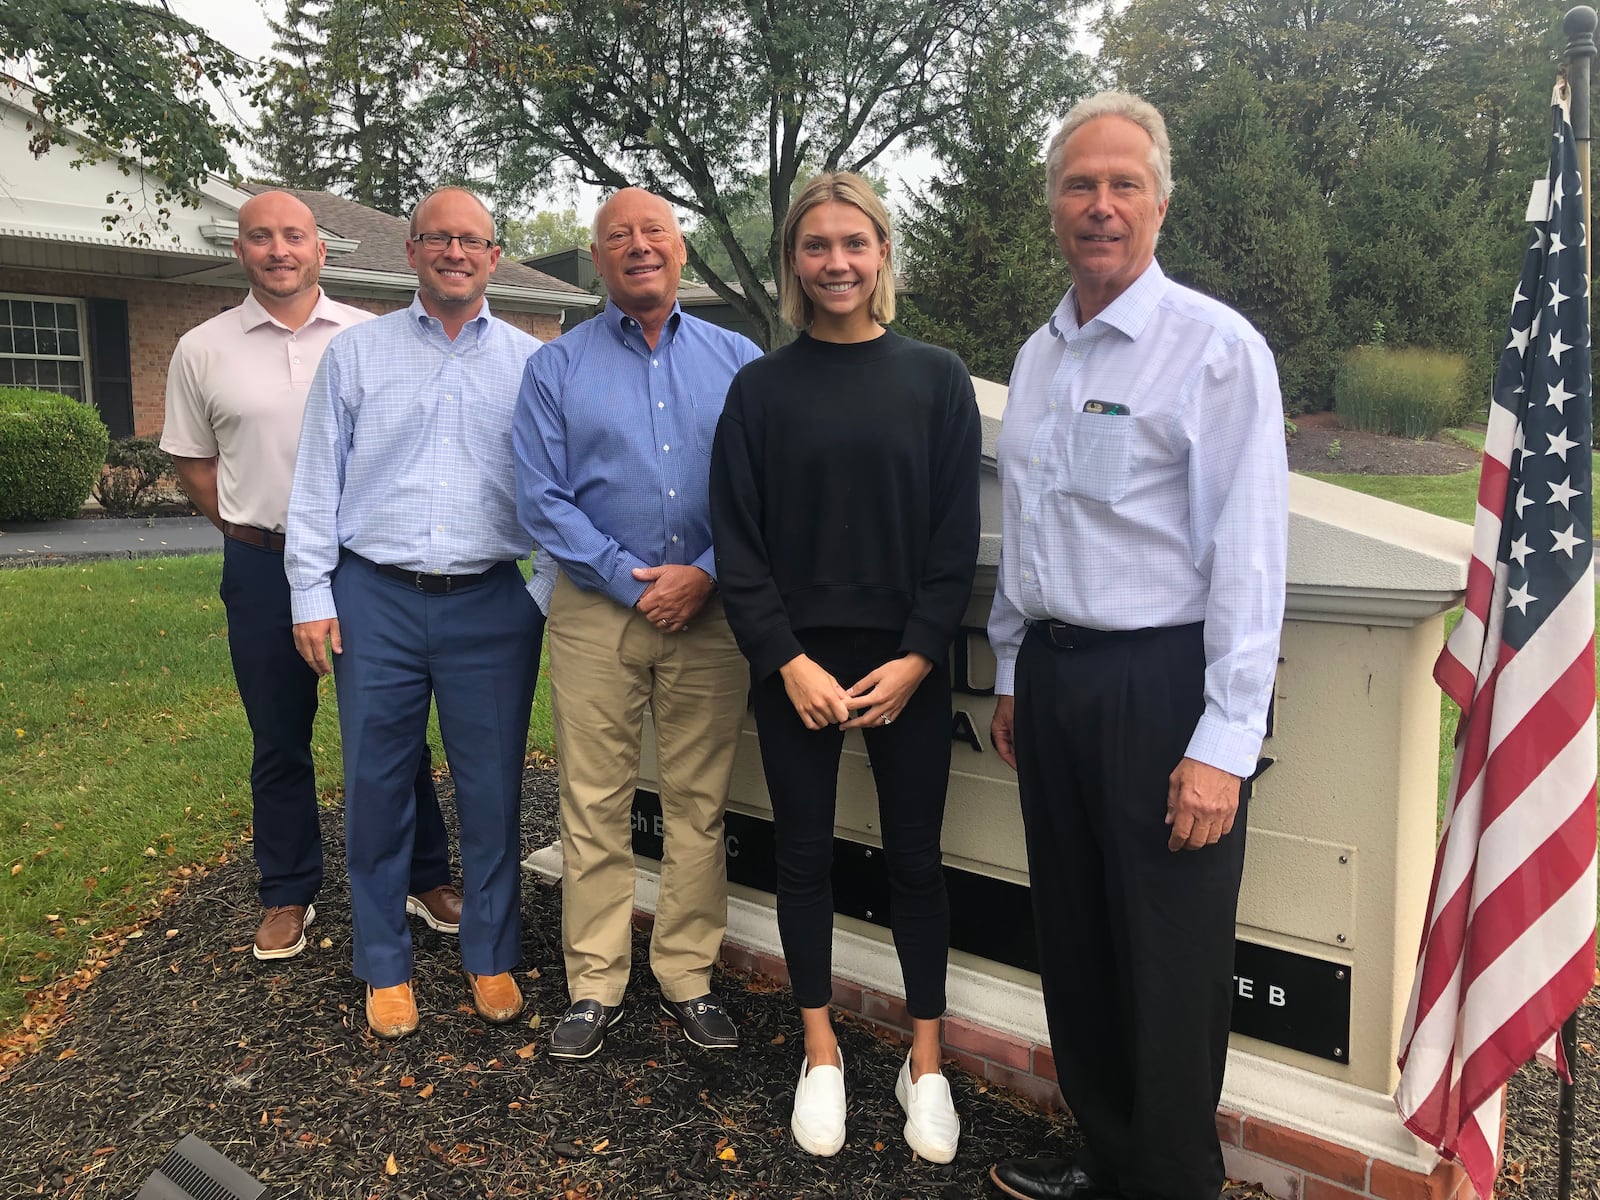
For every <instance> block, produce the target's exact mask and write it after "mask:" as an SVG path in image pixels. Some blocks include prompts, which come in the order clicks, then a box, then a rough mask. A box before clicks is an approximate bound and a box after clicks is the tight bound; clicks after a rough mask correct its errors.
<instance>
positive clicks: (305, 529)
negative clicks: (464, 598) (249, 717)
mask: <svg viewBox="0 0 1600 1200" xmlns="http://www.w3.org/2000/svg"><path fill="white" fill-rule="evenodd" d="M539 346H540V342H539V340H538V339H537V338H535V337H533V336H531V335H530V334H526V333H523V332H522V331H521V330H520V329H516V328H515V327H513V326H511V325H508V324H506V322H504V321H501V320H499V319H497V318H495V317H492V316H490V314H489V305H488V302H487V301H485V303H484V305H483V308H482V309H481V310H480V311H479V313H478V315H477V316H476V317H474V318H472V319H471V320H470V321H468V322H467V323H466V325H465V326H464V327H463V328H462V330H461V332H460V334H458V335H457V337H456V339H455V340H454V341H451V340H450V338H448V337H446V336H445V332H444V328H443V326H441V325H440V323H439V322H438V321H437V320H436V319H435V318H433V317H430V316H429V315H428V314H427V313H426V312H425V311H424V310H423V307H422V302H421V301H420V300H419V299H416V298H413V299H412V302H411V306H410V307H409V308H407V309H406V310H404V311H403V312H393V313H389V314H387V315H386V316H382V317H379V318H377V319H376V320H373V321H368V322H366V323H365V324H363V325H358V326H356V327H355V328H353V329H348V330H346V331H345V332H344V333H341V334H339V335H338V336H337V337H335V338H334V339H333V341H332V342H330V343H329V345H328V349H327V352H326V353H325V354H324V355H323V356H322V363H321V365H320V366H319V367H318V368H317V374H316V378H315V379H313V380H312V383H311V394H310V396H309V397H308V399H307V401H306V415H305V423H304V424H303V425H302V426H301V429H300V449H299V451H298V453H297V455H296V458H295V470H294V488H293V489H292V491H291V492H290V495H289V519H288V529H287V532H286V545H285V555H284V567H285V569H286V570H287V572H288V575H289V587H290V597H291V603H292V607H293V611H294V619H295V621H296V622H300V621H320V620H326V619H328V618H330V617H334V616H337V615H338V614H337V613H336V612H335V610H334V603H333V590H332V586H331V584H330V579H331V577H332V574H333V569H334V568H335V567H336V566H338V564H339V552H340V550H341V549H347V550H351V551H353V552H355V553H356V554H359V555H361V556H362V557H363V558H367V559H371V560H372V561H373V562H375V563H383V564H386V565H388V566H395V567H401V568H404V569H405V570H407V571H427V572H431V573H434V574H442V575H466V574H474V573H476V572H479V571H486V570H488V569H489V568H490V567H492V566H494V564H496V563H499V562H505V561H507V560H510V559H517V558H526V557H527V556H528V553H529V550H530V549H531V545H530V541H531V539H530V538H529V537H528V535H527V534H526V533H524V532H523V530H522V526H521V524H520V523H519V522H518V520H517V509H516V496H515V493H514V491H513V473H512V455H511V418H512V414H513V413H514V412H515V409H516V400H517V386H518V384H519V382H520V381H521V379H522V369H523V367H524V366H525V365H526V363H527V361H528V356H529V355H530V354H532V353H533V352H534V351H535V350H537V349H539ZM539 557H540V559H541V560H543V559H544V558H545V556H544V555H540V556H539ZM541 565H542V564H541ZM545 569H547V570H548V571H552V572H553V570H554V567H553V565H551V566H549V567H547V568H545ZM536 574H537V572H536ZM529 590H530V591H533V590H534V588H533V586H532V585H530V589H529Z"/></svg>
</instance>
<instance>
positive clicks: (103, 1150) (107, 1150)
mask: <svg viewBox="0 0 1600 1200" xmlns="http://www.w3.org/2000/svg"><path fill="white" fill-rule="evenodd" d="M116 1152H117V1148H116V1147H115V1146H101V1147H100V1149H98V1150H96V1151H95V1156H96V1157H99V1156H100V1155H102V1154H115V1153H116Z"/></svg>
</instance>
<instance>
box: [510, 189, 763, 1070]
mask: <svg viewBox="0 0 1600 1200" xmlns="http://www.w3.org/2000/svg"><path fill="white" fill-rule="evenodd" d="M590 250H591V251H592V253H593V254H594V261H595V266H596V268H597V269H598V270H599V272H600V276H601V278H602V279H603V280H604V281H605V285H606V291H607V293H608V294H609V297H610V298H609V300H608V301H607V303H606V307H605V309H604V311H603V312H601V313H600V315H599V316H597V317H594V318H593V319H591V320H589V321H586V322H584V323H583V324H582V325H580V326H578V327H577V328H576V329H574V330H572V331H571V332H570V333H568V334H566V335H565V336H563V337H562V338H560V339H559V340H558V341H556V342H554V343H552V344H551V345H550V346H548V347H546V348H545V349H544V350H542V351H540V353H538V354H536V355H534V357H533V358H532V359H530V360H529V361H528V368H527V371H526V373H525V375H524V377H523V381H522V394H521V396H520V398H519V399H518V402H517V417H516V422H515V424H514V426H513V436H514V440H515V444H516V458H517V512H518V513H519V515H520V516H521V518H522V523H523V528H524V529H525V530H526V531H527V533H528V534H529V535H531V536H532V538H533V539H534V540H535V541H537V542H538V543H539V545H540V546H541V547H542V548H544V550H546V551H548V553H549V554H550V555H551V557H553V558H554V559H555V560H556V562H557V563H558V564H559V565H560V568H561V569H560V576H559V579H558V580H557V581H556V582H555V583H554V585H553V594H552V592H550V591H543V594H542V595H540V592H536V593H535V594H536V595H540V600H541V605H542V606H543V607H545V609H546V611H547V612H548V613H549V615H550V690H551V697H552V701H553V708H554V716H555V734H556V751H557V755H558V756H559V758H560V760H561V852H562V878H561V897H562V921H561V935H562V947H563V949H564V951H565V956H566V965H567V993H568V996H569V997H570V999H571V1001H572V1003H571V1006H570V1007H569V1008H568V1009H567V1011H566V1014H565V1015H564V1016H563V1017H562V1018H561V1021H560V1022H559V1023H558V1024H557V1025H556V1027H555V1029H554V1031H553V1032H552V1033H551V1035H550V1055H551V1057H552V1058H562V1059H580V1058H588V1057H590V1056H591V1055H593V1054H595V1053H596V1052H597V1051H598V1050H599V1049H600V1047H601V1044H602V1043H603V1042H604V1041H605V1033H606V1030H607V1028H609V1027H610V1026H611V1025H614V1024H615V1023H616V1022H617V1021H618V1020H619V1019H620V1017H621V1015H622V999H623V995H624V993H625V991H626V990H627V985H628V968H629V958H630V946H631V926H630V918H631V916H632V913H633V846H632V822H631V819H630V817H631V811H632V804H633V793H634V786H635V783H636V781H637V778H638V773H639V752H640V737H641V730H642V721H643V717H644V708H645V704H646V703H648V704H649V705H650V711H651V713H652V715H653V716H654V720H655V728H656V745H657V757H658V759H659V763H660V779H661V810H662V816H663V819H664V826H663V830H664V840H665V851H664V853H663V855H662V870H661V893H660V897H661V898H660V902H659V905H658V907H657V909H656V918H655V927H654V931H653V933H652V934H651V939H650V966H651V970H652V971H653V972H654V974H655V977H656V980H657V982H658V983H659V984H660V985H661V1000H662V1006H663V1007H664V1008H665V1009H666V1011H667V1012H668V1013H670V1014H671V1015H672V1016H674V1017H676V1018H677V1020H678V1023H679V1025H680V1026H681V1027H682V1029H683V1032H684V1035H685V1036H686V1037H688V1038H689V1039H690V1040H691V1041H693V1042H695V1043H696V1044H698V1045H700V1046H704V1047H706V1048H708V1049H722V1048H728V1047H733V1046H737V1045H738V1043H739V1034H738V1030H737V1029H736V1028H735V1026H734V1024H733V1022H732V1020H730V1019H729V1017H728V1015H727V1013H726V1011H725V1010H724V1008H723V1006H722V1002H721V1001H720V1000H719V999H718V998H717V996H715V995H714V994H713V993H712V992H711V966H712V963H713V962H714V961H715V959H716V956H717V951H718V949H719V947H720V946H721V944H722V935H723V932H724V930H725V929H726V927H727V917H728V897H727V871H726V863H725V861H724V858H723V842H722V818H723V811H724V809H725V808H726V806H727V799H728V784H729V780H730V778H731V776H732V773H733V756H734V750H735V748H736V745H737V742H738V736H739V727H740V725H741V723H742V722H743V719H744V712H745V695H746V692H747V690H748V687H749V671H748V669H747V667H746V665H745V661H744V658H743V656H742V655H741V654H740V653H739V648H738V646H737V645H736V644H735V643H734V640H733V634H732V632H731V631H730V630H729V628H728V622H727V620H726V618H725V617H724V616H723V614H722V601H721V599H720V598H719V597H718V596H717V595H716V590H715V587H716V578H715V569H716V568H715V559H714V556H713V554H712V548H711V513H710V497H709V489H710V466H711V442H712V438H713V436H714V435H715V433H716V428H717V420H718V418H719V417H720V416H721V415H722V402H723V398H724V397H725V396H726V394H727V391H728V384H729V382H730V381H731V380H732V378H733V375H734V372H736V371H737V370H738V369H739V368H740V367H741V366H743V365H744V364H745V363H747V362H749V361H750V360H751V359H753V358H756V357H758V356H759V355H760V353H761V351H760V350H759V349H758V348H757V347H756V345H755V343H753V342H751V341H750V340H749V339H747V338H744V337H741V336H739V335H738V334H735V333H730V332H728V331H727V330H724V329H720V328H718V327H717V326H715V325H711V324H709V323H707V322H705V321H701V320H698V319H697V318H695V317H691V316H689V315H688V314H686V313H684V312H682V311H681V310H680V309H679V308H678V303H677V290H678V278H679V275H680V274H681V272H682V270H683V264H684V261H685V259H686V258H687V251H686V249H685V247H684V243H683V235H682V234H681V233H680V232H679V230H678V222H677V218H676V217H675V216H674V215H673V212H672V209H671V207H670V206H669V205H668V204H667V203H666V201H664V200H662V199H661V198H660V197H658V196H653V195H651V194H650V193H649V192H645V191H641V190H639V189H638V188H626V189H624V190H622V191H620V192H618V193H616V195H614V196H612V197H611V198H610V199H609V200H608V201H607V202H606V203H605V204H604V205H603V206H602V207H601V209H600V211H599V213H598V214H597V215H596V216H595V224H594V243H593V245H592V246H591V247H590Z"/></svg>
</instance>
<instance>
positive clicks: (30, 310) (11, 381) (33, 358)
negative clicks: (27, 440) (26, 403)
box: [0, 293, 90, 403]
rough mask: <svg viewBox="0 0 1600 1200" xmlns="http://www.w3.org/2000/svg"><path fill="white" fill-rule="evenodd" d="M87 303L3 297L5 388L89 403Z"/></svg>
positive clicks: (0, 334) (0, 356)
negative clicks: (27, 388)
mask: <svg viewBox="0 0 1600 1200" xmlns="http://www.w3.org/2000/svg"><path fill="white" fill-rule="evenodd" d="M88 340H89V339H88V337H87V335H86V331H85V329H84V321H83V301H81V300H66V299H58V298H55V297H42V296H16V295H8V294H5V293H0V387H29V388H40V389H42V390H44V391H47V392H60V393H62V394H63V395H66V396H71V397H72V398H73V399H74V400H82V401H84V402H85V403H87V402H88V401H89V399H90V396H89V361H88V359H89V351H88V345H87V343H88Z"/></svg>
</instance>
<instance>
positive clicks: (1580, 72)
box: [1556, 4, 1597, 1200]
mask: <svg viewBox="0 0 1600 1200" xmlns="http://www.w3.org/2000/svg"><path fill="white" fill-rule="evenodd" d="M1596 23H1597V18H1596V14H1595V10H1594V9H1592V8H1590V7H1589V6H1588V5H1587V4H1580V5H1578V6H1577V7H1575V8H1572V9H1570V10H1568V12H1567V15H1566V16H1565V17H1563V18H1562V21H1561V29H1562V32H1564V33H1565V34H1566V35H1567V54H1566V60H1567V95H1568V96H1569V97H1570V103H1571V111H1572V136H1573V139H1574V140H1575V141H1576V142H1577V149H1578V175H1579V178H1580V179H1582V181H1583V262H1584V272H1583V274H1584V281H1585V283H1587V284H1589V288H1588V290H1589V291H1590V293H1591V295H1592V294H1593V290H1594V289H1593V284H1592V283H1591V282H1590V280H1591V274H1590V267H1591V266H1592V264H1593V256H1592V255H1591V254H1590V250H1589V236H1590V235H1589V228H1590V226H1589V213H1590V205H1589V177H1590V172H1589V83H1590V79H1589V75H1590V68H1591V66H1592V64H1593V60H1594V56H1595V51H1596V46H1595V40H1594V34H1595V26H1596ZM1560 1037H1561V1055H1562V1058H1563V1059H1565V1061H1566V1064H1567V1074H1568V1075H1569V1076H1573V1075H1575V1074H1576V1071H1577V1064H1578V1014H1577V1012H1576V1011H1574V1012H1573V1013H1572V1015H1571V1016H1569V1017H1568V1018H1567V1019H1566V1020H1565V1021H1564V1022H1562V1024H1561V1034H1560ZM1576 1092H1577V1087H1576V1082H1575V1080H1574V1079H1571V1078H1568V1079H1563V1080H1561V1085H1560V1093H1559V1094H1560V1102H1559V1106H1558V1108H1557V1111H1556V1139H1557V1145H1558V1147H1559V1150H1558V1153H1559V1156H1560V1157H1559V1162H1558V1167H1557V1177H1556V1197H1557V1200H1572V1141H1573V1138H1574V1136H1575V1135H1576V1131H1577V1110H1578V1103H1577V1094H1576Z"/></svg>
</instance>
